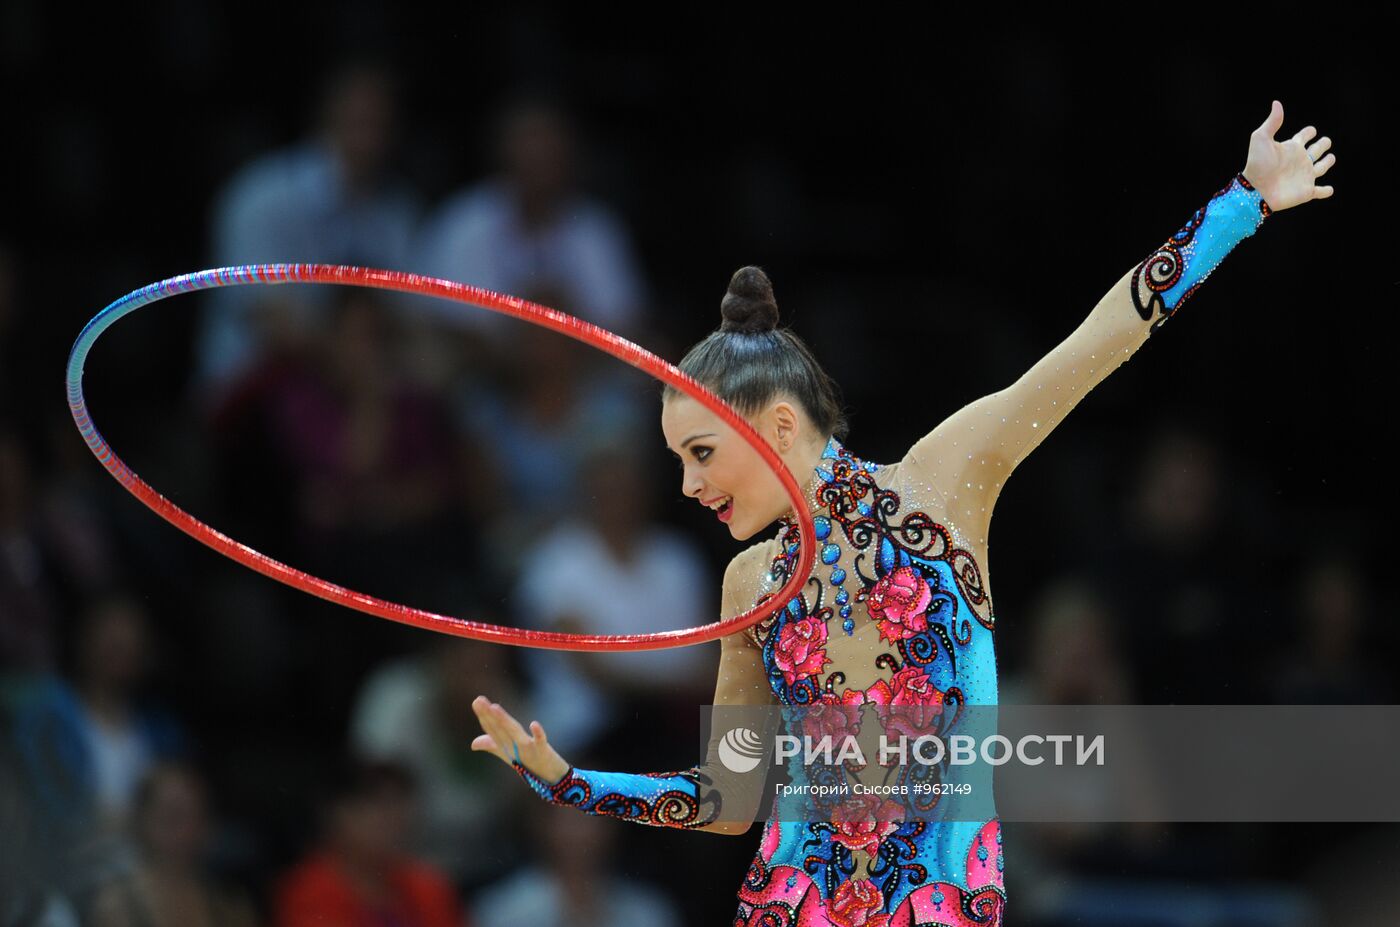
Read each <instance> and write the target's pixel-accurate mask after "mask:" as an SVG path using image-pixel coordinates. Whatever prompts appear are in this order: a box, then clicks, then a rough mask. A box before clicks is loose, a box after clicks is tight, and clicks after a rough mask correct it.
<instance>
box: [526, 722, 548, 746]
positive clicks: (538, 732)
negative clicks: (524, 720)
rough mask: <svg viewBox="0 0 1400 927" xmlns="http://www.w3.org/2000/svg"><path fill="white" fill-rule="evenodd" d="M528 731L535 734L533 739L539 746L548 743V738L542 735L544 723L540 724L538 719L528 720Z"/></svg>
mask: <svg viewBox="0 0 1400 927" xmlns="http://www.w3.org/2000/svg"><path fill="white" fill-rule="evenodd" d="M530 733H532V734H534V735H535V740H537V741H539V742H540V746H544V745H545V744H547V743H549V738H547V737H545V736H544V725H542V724H540V723H539V722H538V721H531V722H530Z"/></svg>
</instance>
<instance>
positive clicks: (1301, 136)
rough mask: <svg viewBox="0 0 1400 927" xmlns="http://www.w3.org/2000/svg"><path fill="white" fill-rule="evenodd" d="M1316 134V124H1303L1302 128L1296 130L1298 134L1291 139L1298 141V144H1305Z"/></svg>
mask: <svg viewBox="0 0 1400 927" xmlns="http://www.w3.org/2000/svg"><path fill="white" fill-rule="evenodd" d="M1316 134H1317V127H1316V126H1303V128H1301V129H1299V130H1298V134H1297V135H1295V136H1293V140H1294V141H1295V142H1299V143H1300V144H1303V145H1306V144H1307V143H1308V142H1309V141H1311V140H1312V137H1313V136H1314V135H1316Z"/></svg>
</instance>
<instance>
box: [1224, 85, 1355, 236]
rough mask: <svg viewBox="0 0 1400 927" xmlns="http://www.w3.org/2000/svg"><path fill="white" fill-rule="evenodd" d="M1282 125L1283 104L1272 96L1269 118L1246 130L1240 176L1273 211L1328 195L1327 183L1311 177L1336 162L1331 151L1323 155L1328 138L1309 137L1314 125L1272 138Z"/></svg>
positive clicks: (1312, 135)
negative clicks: (1284, 138)
mask: <svg viewBox="0 0 1400 927" xmlns="http://www.w3.org/2000/svg"><path fill="white" fill-rule="evenodd" d="M1282 126H1283V104H1282V103H1280V102H1279V101H1278V100H1275V101H1274V105H1273V108H1272V109H1271V110H1270V111H1269V118H1267V119H1265V120H1264V123H1263V125H1261V126H1259V128H1257V129H1255V130H1254V131H1253V132H1251V133H1250V136H1249V157H1248V159H1247V160H1246V165H1245V169H1244V171H1243V173H1244V179H1245V180H1248V181H1249V183H1250V185H1251V186H1253V187H1254V188H1255V189H1256V190H1258V191H1259V193H1260V195H1261V196H1263V197H1264V202H1266V203H1268V204H1269V209H1271V210H1272V211H1274V212H1278V211H1279V210H1281V209H1288V208H1289V207H1290V206H1297V205H1298V204H1299V203H1306V202H1308V201H1310V200H1317V199H1326V198H1327V197H1329V196H1331V195H1332V188H1331V187H1329V186H1326V185H1319V184H1317V183H1316V182H1315V181H1316V180H1317V178H1319V177H1321V176H1322V175H1323V174H1325V173H1327V171H1328V169H1329V168H1330V167H1331V166H1332V165H1333V164H1336V163H1337V156H1336V155H1335V154H1328V155H1327V156H1326V157H1323V152H1325V151H1327V150H1328V149H1329V148H1331V147H1332V140H1331V139H1330V138H1328V137H1327V136H1325V135H1324V136H1323V137H1322V138H1319V139H1318V140H1317V141H1315V142H1314V141H1312V140H1313V138H1314V137H1315V136H1316V135H1317V129H1316V128H1315V127H1313V126H1304V127H1303V128H1301V129H1299V130H1298V132H1297V133H1295V134H1294V136H1293V137H1292V138H1290V139H1288V140H1287V141H1284V142H1276V141H1274V136H1275V135H1277V134H1278V130H1279V129H1280V128H1281V127H1282ZM1309 142H1312V144H1308V143H1309Z"/></svg>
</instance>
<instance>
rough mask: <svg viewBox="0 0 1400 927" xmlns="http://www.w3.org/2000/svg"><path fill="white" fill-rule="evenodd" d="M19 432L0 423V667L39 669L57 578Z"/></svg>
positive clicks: (49, 634) (49, 644)
mask: <svg viewBox="0 0 1400 927" xmlns="http://www.w3.org/2000/svg"><path fill="white" fill-rule="evenodd" d="M32 480H33V474H32V473H31V467H30V462H29V455H28V454H27V453H26V451H25V446H24V442H23V441H22V439H21V436H20V435H19V434H18V433H17V432H15V431H10V430H8V429H6V427H5V423H4V422H0V668H5V669H8V670H10V671H12V672H13V671H20V670H24V671H28V672H44V671H46V670H51V669H53V668H54V666H55V661H56V659H57V652H56V646H57V641H56V635H57V633H58V627H57V625H58V616H59V608H58V601H57V596H58V589H57V584H58V580H59V577H57V576H56V575H55V571H54V563H53V560H52V558H51V557H49V556H46V552H45V545H44V543H43V537H42V533H41V531H40V526H39V523H38V522H39V517H38V514H37V513H36V512H35V511H34V499H35V496H36V495H37V492H36V490H35V487H34V486H33V484H32Z"/></svg>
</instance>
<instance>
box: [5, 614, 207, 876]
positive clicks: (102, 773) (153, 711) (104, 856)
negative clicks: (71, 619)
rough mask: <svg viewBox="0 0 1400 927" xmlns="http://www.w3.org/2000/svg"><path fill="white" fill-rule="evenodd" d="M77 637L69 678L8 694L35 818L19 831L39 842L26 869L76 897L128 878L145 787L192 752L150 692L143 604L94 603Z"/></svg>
mask: <svg viewBox="0 0 1400 927" xmlns="http://www.w3.org/2000/svg"><path fill="white" fill-rule="evenodd" d="M71 637H72V648H71V649H72V654H71V656H70V658H69V659H68V660H67V661H65V662H68V663H70V664H71V666H69V667H68V671H69V674H70V677H71V678H70V679H67V680H65V679H61V678H60V677H58V676H56V675H51V674H39V675H34V676H31V677H28V678H27V679H25V680H24V681H23V683H22V684H10V685H7V686H6V688H5V689H4V690H3V694H4V707H5V714H6V716H7V717H8V719H9V724H8V725H7V726H6V729H5V733H6V734H7V745H6V746H7V747H12V749H13V753H12V756H13V769H14V770H15V782H16V784H17V786H18V787H19V789H20V790H21V792H22V794H23V796H24V801H23V806H24V807H25V808H27V809H29V810H30V814H29V815H28V820H27V821H21V822H20V823H19V825H18V826H19V827H21V828H23V829H24V832H28V833H30V834H31V835H32V843H31V845H30V846H29V847H28V848H27V850H26V852H27V854H28V856H27V859H26V866H28V867H29V868H31V869H33V870H34V871H35V872H36V873H38V874H39V875H40V877H41V878H43V879H44V880H46V881H47V882H48V883H49V884H52V885H55V886H57V887H59V888H60V889H61V890H63V891H65V892H69V893H71V894H72V895H73V896H74V897H77V896H85V895H86V894H87V893H88V892H89V891H91V890H92V889H93V888H95V887H96V886H97V885H99V884H101V883H102V882H103V881H105V880H107V879H109V878H111V877H112V876H113V875H115V874H119V873H121V872H124V871H126V870H127V869H129V867H130V866H131V864H132V857H133V853H134V848H133V846H132V845H131V842H130V838H129V831H128V824H129V821H130V812H131V807H132V802H133V799H134V796H135V792H136V789H137V786H138V784H139V783H140V781H141V778H142V777H143V776H144V775H145V774H146V772H147V770H149V769H150V768H151V766H152V765H153V764H155V763H156V762H158V761H159V760H162V759H169V758H177V757H180V756H181V755H183V754H184V753H185V752H186V750H187V747H186V737H185V734H184V730H183V727H182V725H181V724H179V723H178V722H177V721H176V720H175V719H174V718H173V717H172V716H171V714H170V713H169V712H167V711H165V710H164V709H162V708H160V707H159V706H158V705H157V704H155V703H154V702H153V701H152V700H150V699H149V698H147V697H144V696H143V695H142V693H141V686H142V683H143V681H144V679H145V677H146V675H147V671H148V669H149V668H150V666H151V665H152V662H153V656H154V654H153V652H152V644H151V638H150V628H149V621H148V619H147V617H146V613H145V611H144V609H143V608H142V606H141V605H140V603H139V602H138V601H137V600H136V599H134V598H132V597H131V596H130V595H129V594H126V593H123V592H119V591H108V592H104V593H102V594H100V595H97V596H95V597H94V598H93V599H91V600H90V601H89V602H88V604H87V605H86V606H85V607H84V608H83V609H82V610H81V611H80V612H79V616H78V621H77V622H76V627H74V628H72V630H71ZM0 680H4V681H5V682H7V683H18V682H19V680H18V678H16V677H3V676H0ZM7 752H8V751H7Z"/></svg>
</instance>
